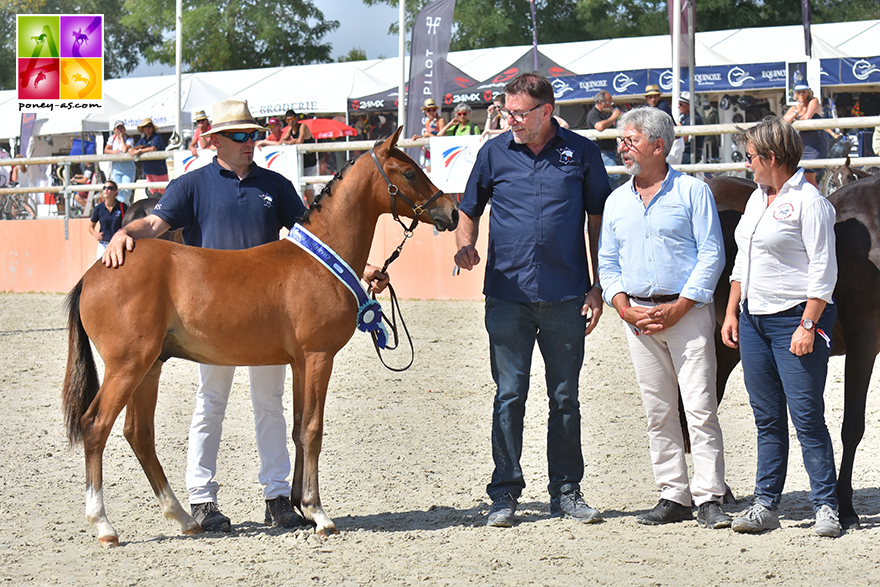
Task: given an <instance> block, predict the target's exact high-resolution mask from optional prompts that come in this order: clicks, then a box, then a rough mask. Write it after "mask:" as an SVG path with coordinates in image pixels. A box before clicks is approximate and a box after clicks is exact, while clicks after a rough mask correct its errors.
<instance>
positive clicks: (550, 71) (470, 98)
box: [443, 49, 574, 106]
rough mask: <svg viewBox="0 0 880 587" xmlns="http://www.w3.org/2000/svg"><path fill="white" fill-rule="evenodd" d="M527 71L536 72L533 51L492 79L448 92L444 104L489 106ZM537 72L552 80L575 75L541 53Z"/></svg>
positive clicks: (444, 96) (524, 54) (444, 97)
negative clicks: (512, 81) (497, 95)
mask: <svg viewBox="0 0 880 587" xmlns="http://www.w3.org/2000/svg"><path fill="white" fill-rule="evenodd" d="M527 71H535V63H534V55H533V53H532V50H531V49H529V50H528V51H526V52H525V53H523V54H522V55H521V56H520V58H519V59H517V60H516V61H514V62H513V63H511V64H510V65H509V66H507V67H505V68H504V69H503V70H501V71H499V72H497V73H496V74H495V75H493V76H491V77H490V78H488V79H486V80H484V81H482V82H480V83H477V84H474V85H472V86H469V87H467V88H464V89H461V90H457V91H454V92H447V93H446V94H444V95H443V104H444V105H445V106H452V105H453V104H460V103H465V104H473V105H477V106H485V105H488V104H489V103H490V102H492V99H493V98H494V97H495V95H496V94H498V93H500V92H501V91H502V89H503V88H504V86H505V85H506V84H507V82H509V81H510V80H512V79H513V78H515V77H516V76H518V75H519V74H520V73H524V72H527ZM537 71H539V72H541V73H542V74H543V75H545V76H547V77H548V78H550V79H551V80H553V79H555V78H558V77H561V76H570V75H574V74H573V73H572V72H571V71H569V70H567V69H565V68H564V67H562V66H561V65H559V64H558V63H556V62H555V61H553V60H552V59H550V58H549V57H547V56H546V55H544V54H543V53H541V52H540V51H538V69H537Z"/></svg>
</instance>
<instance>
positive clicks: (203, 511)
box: [190, 501, 232, 532]
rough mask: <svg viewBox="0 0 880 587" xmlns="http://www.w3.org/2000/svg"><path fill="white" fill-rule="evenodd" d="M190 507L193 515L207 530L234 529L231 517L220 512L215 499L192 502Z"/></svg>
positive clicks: (221, 530)
mask: <svg viewBox="0 0 880 587" xmlns="http://www.w3.org/2000/svg"><path fill="white" fill-rule="evenodd" d="M190 509H191V510H192V517H193V518H195V520H196V522H198V523H199V526H201V527H202V530H204V531H205V532H229V531H231V530H232V524H231V523H230V522H229V518H227V517H226V516H224V515H223V514H221V513H220V510H219V509H217V504H216V503H214V502H213V501H208V502H205V503H195V504H192V505H190Z"/></svg>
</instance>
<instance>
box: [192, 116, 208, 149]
mask: <svg viewBox="0 0 880 587" xmlns="http://www.w3.org/2000/svg"><path fill="white" fill-rule="evenodd" d="M195 122H196V132H194V133H193V138H192V141H190V143H189V150H190V152H191V153H192V154H193V157H197V156H198V154H199V149H207V148H209V147H210V144H211V141H210V140H209V139H207V138H203V137H202V135H203V134H204V133H206V132H208V131H209V130H211V123H210V122H209V121H208V116H207V115H206V114H205V111H204V110H199V111H198V112H196V119H195Z"/></svg>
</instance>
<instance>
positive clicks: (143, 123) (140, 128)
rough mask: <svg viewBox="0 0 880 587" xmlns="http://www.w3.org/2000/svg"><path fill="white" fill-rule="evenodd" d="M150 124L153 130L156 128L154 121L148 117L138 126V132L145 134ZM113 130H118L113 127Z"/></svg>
mask: <svg viewBox="0 0 880 587" xmlns="http://www.w3.org/2000/svg"><path fill="white" fill-rule="evenodd" d="M148 124H149V125H152V126H153V128H156V125H155V124H153V119H152V118H150V117H149V116H147V117H146V118H144V119H143V120H141V123H140V124H139V125H138V132H144V127H145V126H147V125H148ZM113 128H116V127H113Z"/></svg>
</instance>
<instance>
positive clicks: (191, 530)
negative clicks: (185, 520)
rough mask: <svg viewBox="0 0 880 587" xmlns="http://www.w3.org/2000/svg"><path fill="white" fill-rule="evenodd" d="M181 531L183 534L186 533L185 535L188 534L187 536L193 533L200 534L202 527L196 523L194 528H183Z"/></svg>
mask: <svg viewBox="0 0 880 587" xmlns="http://www.w3.org/2000/svg"><path fill="white" fill-rule="evenodd" d="M181 531H182V532H183V533H184V534H187V535H189V536H192V535H194V534H201V533H202V527H201V526H199V525H198V524H196V527H195V528H184V529H182V530H181Z"/></svg>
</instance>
